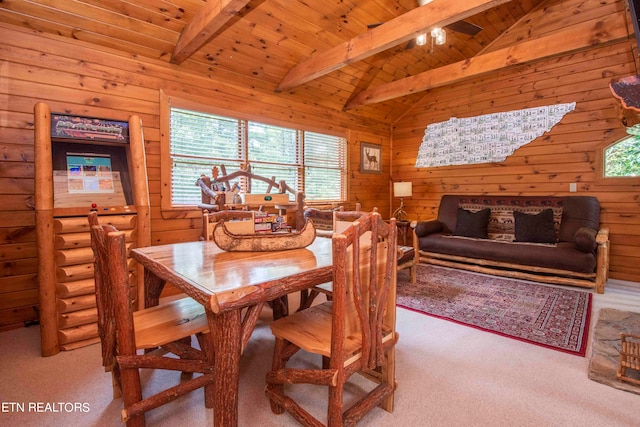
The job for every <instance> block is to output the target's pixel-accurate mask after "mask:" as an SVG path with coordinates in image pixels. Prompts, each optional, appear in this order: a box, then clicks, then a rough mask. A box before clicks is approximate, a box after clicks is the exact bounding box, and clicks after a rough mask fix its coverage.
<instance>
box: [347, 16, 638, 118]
mask: <svg viewBox="0 0 640 427" xmlns="http://www.w3.org/2000/svg"><path fill="white" fill-rule="evenodd" d="M627 38H628V33H627V29H626V27H625V23H624V15H623V14H617V15H610V16H608V17H604V18H601V19H600V18H599V19H594V20H591V21H586V22H583V23H580V24H578V25H574V26H572V27H570V28H569V29H566V30H562V31H558V32H556V33H554V34H551V35H548V36H544V37H539V38H536V39H532V40H528V41H525V42H522V43H519V44H516V45H513V46H510V47H507V48H503V49H499V50H496V51H493V52H489V53H484V54H481V55H478V56H475V57H473V58H471V59H467V60H465V61H459V62H456V63H454V64H449V65H445V66H442V67H439V68H436V69H434V70H429V71H425V72H423V73H420V74H417V75H415V76H411V77H406V78H404V79H400V80H396V81H394V82H391V83H387V84H383V85H380V86H378V87H375V88H371V89H367V90H364V91H362V92H360V93H359V94H358V95H356V96H355V97H353V99H352V100H351V101H350V102H348V103H347V105H346V106H345V109H347V110H348V109H353V108H357V107H361V106H364V105H369V104H376V103H379V102H384V101H387V100H390V99H394V98H399V97H401V96H406V95H410V94H413V93H418V92H423V91H426V90H429V89H433V88H436V87H440V86H445V85H449V84H453V83H457V82H460V81H462V80H466V79H469V78H472V77H479V76H482V75H485V74H488V73H492V72H496V71H498V70H501V69H504V68H508V67H513V66H516V65H523V64H526V63H530V62H533V61H540V60H543V59H547V58H551V57H554V56H559V55H566V54H568V53H571V52H576V51H579V50H582V49H587V48H589V47H591V46H594V45H599V44H610V43H615V42H618V41H620V40H624V39H627Z"/></svg>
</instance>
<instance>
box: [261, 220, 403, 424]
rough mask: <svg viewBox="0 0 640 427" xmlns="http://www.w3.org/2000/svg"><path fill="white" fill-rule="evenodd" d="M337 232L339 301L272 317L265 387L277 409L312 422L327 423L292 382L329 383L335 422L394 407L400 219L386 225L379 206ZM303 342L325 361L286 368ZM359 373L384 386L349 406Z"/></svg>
mask: <svg viewBox="0 0 640 427" xmlns="http://www.w3.org/2000/svg"><path fill="white" fill-rule="evenodd" d="M332 239H333V263H334V264H333V271H334V278H333V298H332V301H327V302H325V303H322V304H318V305H315V306H312V307H310V308H308V309H306V310H302V311H299V312H297V313H294V314H292V315H290V316H288V317H285V318H283V319H280V320H277V321H275V322H273V323H272V324H271V331H272V333H273V334H274V336H275V337H276V343H275V348H274V355H273V364H272V370H271V371H270V372H269V373H267V376H266V382H267V386H266V389H265V393H266V395H267V397H268V398H269V399H270V402H271V408H272V411H273V412H274V413H277V414H280V413H282V412H284V411H288V412H289V413H290V414H291V415H293V416H294V417H295V418H296V419H297V420H298V421H299V422H300V423H301V424H303V425H305V426H319V425H322V423H321V421H320V420H318V419H317V418H315V417H313V416H312V415H311V414H310V413H309V412H308V411H307V410H305V409H304V408H303V407H302V406H301V405H300V404H298V403H297V402H296V401H295V400H293V399H292V398H291V397H290V395H287V394H285V384H286V385H287V386H289V385H290V384H300V383H305V384H314V385H321V386H326V387H328V388H329V398H328V412H327V424H328V425H329V426H342V425H353V424H355V423H356V422H357V421H358V420H359V419H360V418H362V417H363V416H364V415H365V414H366V413H367V412H368V411H369V410H371V409H373V408H374V407H376V406H378V405H380V406H382V407H383V408H384V409H385V410H387V411H389V412H391V411H392V410H393V397H394V391H395V387H396V384H395V352H394V349H395V343H396V342H397V334H396V332H395V313H396V305H395V296H396V289H395V286H396V256H397V251H396V239H397V229H396V225H395V219H392V220H391V223H390V224H385V223H384V222H383V221H381V220H380V215H379V214H378V213H370V214H367V215H365V216H363V217H361V218H360V219H358V220H356V221H354V222H353V223H352V224H351V225H350V226H349V227H348V228H347V229H346V230H344V231H343V232H342V233H341V234H334V236H333V237H332ZM301 349H302V350H305V351H307V352H310V353H314V354H320V355H321V356H322V357H323V363H322V367H318V368H311V369H292V368H287V367H286V363H287V362H288V361H289V359H290V358H291V357H292V356H293V355H294V354H295V353H297V352H298V351H299V350H301ZM356 372H359V373H361V374H362V375H363V377H364V378H366V379H368V380H371V381H374V382H375V383H377V386H376V387H374V388H373V389H372V390H371V391H370V392H368V393H366V394H365V395H364V396H363V397H362V398H360V399H358V400H357V401H356V403H354V404H353V405H352V406H350V407H349V408H346V410H345V406H344V404H343V395H344V388H345V383H346V382H347V381H348V380H349V378H350V377H351V376H352V374H354V373H356Z"/></svg>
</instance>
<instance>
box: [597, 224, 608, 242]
mask: <svg viewBox="0 0 640 427" xmlns="http://www.w3.org/2000/svg"><path fill="white" fill-rule="evenodd" d="M608 241H609V229H608V228H601V229H600V230H598V234H597V235H596V243H597V244H599V245H604V244H605V243H607V242H608Z"/></svg>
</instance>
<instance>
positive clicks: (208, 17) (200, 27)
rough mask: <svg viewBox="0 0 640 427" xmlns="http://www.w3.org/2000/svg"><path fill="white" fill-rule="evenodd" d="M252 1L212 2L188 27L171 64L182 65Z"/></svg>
mask: <svg viewBox="0 0 640 427" xmlns="http://www.w3.org/2000/svg"><path fill="white" fill-rule="evenodd" d="M250 1H251V0H210V1H208V2H207V3H205V4H204V6H203V7H202V10H200V12H198V14H197V15H196V16H194V18H193V19H192V20H191V22H190V23H189V25H187V26H186V27H185V28H184V30H182V34H180V38H179V39H178V42H177V43H176V47H175V48H174V50H173V54H172V55H171V62H172V63H174V64H181V63H182V62H184V61H185V60H186V59H187V58H189V57H190V56H191V55H193V54H194V53H195V52H196V51H197V50H198V49H200V48H201V47H202V46H203V45H204V44H205V43H207V42H208V41H209V40H211V39H212V38H213V36H214V35H215V33H216V32H217V31H218V30H219V29H220V28H222V26H223V25H224V24H226V23H227V22H229V20H231V18H233V17H234V16H235V15H237V14H238V13H239V12H240V11H241V10H242V8H243V7H245V6H246V5H247V3H249V2H250Z"/></svg>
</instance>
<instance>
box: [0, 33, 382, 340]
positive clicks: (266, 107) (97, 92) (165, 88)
mask: <svg viewBox="0 0 640 427" xmlns="http://www.w3.org/2000/svg"><path fill="white" fill-rule="evenodd" d="M0 40H2V44H0V126H1V127H0V150H1V152H2V157H1V158H0V198H1V200H2V203H0V259H1V260H2V261H3V262H2V264H0V330H2V329H8V328H12V327H17V326H22V325H23V324H24V323H25V322H31V321H34V320H37V301H38V281H37V274H36V272H37V263H38V258H37V255H38V254H37V251H36V234H35V211H34V192H35V188H34V187H35V186H34V164H33V161H34V125H33V123H34V119H33V108H34V105H35V104H36V103H38V102H45V103H46V104H48V105H49V106H50V108H51V110H52V111H53V112H65V113H68V114H77V115H84V116H94V117H101V118H109V119H115V120H122V121H126V120H127V119H128V117H129V116H131V115H133V114H135V115H138V116H139V117H140V118H141V119H142V124H143V131H144V137H145V150H146V154H147V168H148V176H149V193H150V199H151V242H152V244H162V243H171V242H178V241H186V240H196V239H198V238H199V236H200V234H201V232H202V222H201V213H200V211H198V210H193V211H189V212H184V211H179V212H172V211H164V212H163V211H162V210H161V208H160V188H161V183H160V119H159V114H160V113H159V112H160V99H161V92H166V93H171V94H173V95H174V96H181V97H185V98H186V99H189V98H190V97H192V95H190V94H198V99H205V100H207V101H208V102H209V103H210V104H211V105H212V106H215V107H216V108H218V109H224V110H225V111H227V112H228V114H229V115H231V116H233V115H234V113H240V112H239V111H238V110H237V109H238V108H242V111H241V113H242V114H243V115H245V116H246V115H251V116H253V117H254V118H255V119H258V120H259V119H260V118H264V119H265V120H267V121H269V122H270V123H273V124H277V125H281V126H303V127H309V128H311V129H312V130H314V131H319V132H322V131H327V132H329V133H336V132H339V133H343V134H345V135H347V136H348V141H349V179H350V192H349V200H348V203H347V204H346V207H347V208H353V207H354V206H355V203H356V202H361V203H362V207H363V209H371V208H373V207H374V206H377V207H378V208H379V209H380V211H381V212H388V211H389V209H390V202H389V196H388V194H389V193H388V191H389V190H388V189H389V169H390V168H389V162H390V150H389V143H390V127H389V125H388V124H385V123H383V122H381V121H375V120H372V119H364V118H361V117H358V116H355V115H353V114H350V113H343V112H332V111H328V110H327V109H326V108H321V107H318V106H317V105H314V104H311V103H309V104H302V103H292V102H291V101H286V102H285V101H283V100H282V99H281V98H280V97H279V96H278V95H276V94H275V93H265V92H259V91H258V90H249V89H246V88H239V87H234V86H231V85H230V84H228V83H227V82H225V81H223V80H216V78H215V77H211V78H205V77H202V76H197V75H195V74H190V73H186V72H184V71H182V69H181V68H180V67H179V66H176V65H169V64H166V63H164V62H161V61H152V60H149V61H145V60H142V59H140V58H133V57H131V56H126V55H125V54H122V53H118V52H117V51H115V50H110V49H106V48H102V49H99V48H96V47H95V46H92V45H90V44H88V43H84V42H81V41H72V42H69V41H68V40H65V39H62V38H59V37H56V36H49V35H45V34H40V33H37V32H35V31H34V32H29V31H26V30H22V29H18V28H17V27H14V26H11V25H9V24H4V23H0ZM361 141H364V142H373V143H377V144H382V145H383V151H384V156H383V159H382V162H383V163H382V164H383V168H384V171H383V173H382V174H380V175H361V174H360V173H359V158H360V142H361ZM194 182H195V177H194Z"/></svg>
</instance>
